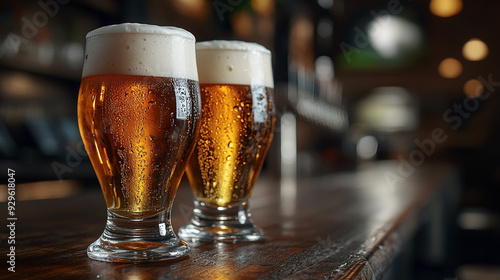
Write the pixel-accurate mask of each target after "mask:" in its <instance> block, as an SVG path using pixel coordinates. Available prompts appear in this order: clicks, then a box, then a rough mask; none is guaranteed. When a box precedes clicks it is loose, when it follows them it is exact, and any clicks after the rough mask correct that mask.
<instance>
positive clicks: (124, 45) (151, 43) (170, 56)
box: [82, 23, 198, 81]
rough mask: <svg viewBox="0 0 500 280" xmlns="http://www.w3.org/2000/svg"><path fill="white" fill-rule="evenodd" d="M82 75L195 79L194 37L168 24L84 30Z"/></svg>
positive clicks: (114, 26) (132, 24)
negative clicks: (85, 34) (85, 42)
mask: <svg viewBox="0 0 500 280" xmlns="http://www.w3.org/2000/svg"><path fill="white" fill-rule="evenodd" d="M86 38H87V45H86V48H85V62H84V65H83V73H82V77H86V76H91V75H106V74H117V75H119V74H122V75H143V76H158V77H172V78H187V79H191V80H195V81H197V80H198V73H197V69H196V59H195V58H196V54H195V38H194V36H193V34H191V33H189V32H188V31H186V30H184V29H181V28H177V27H171V26H156V25H147V24H138V23H123V24H117V25H110V26H104V27H101V28H98V29H95V30H93V31H91V32H89V33H88V34H87V37H86Z"/></svg>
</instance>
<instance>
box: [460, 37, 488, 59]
mask: <svg viewBox="0 0 500 280" xmlns="http://www.w3.org/2000/svg"><path fill="white" fill-rule="evenodd" d="M462 55H463V56H464V57H465V59H467V60H470V61H479V60H483V59H485V58H486V56H488V46H487V45H486V44H485V43H484V42H483V41H481V40H479V39H476V38H474V39H470V40H469V41H467V43H465V44H464V47H463V48H462Z"/></svg>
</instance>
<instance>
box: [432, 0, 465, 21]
mask: <svg viewBox="0 0 500 280" xmlns="http://www.w3.org/2000/svg"><path fill="white" fill-rule="evenodd" d="M462 7H463V4H462V0H431V2H430V4H429V9H430V10H431V12H432V13H433V14H434V15H436V16H439V17H451V16H454V15H456V14H458V13H460V11H461V10H462Z"/></svg>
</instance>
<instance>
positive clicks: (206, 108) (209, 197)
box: [179, 41, 275, 242]
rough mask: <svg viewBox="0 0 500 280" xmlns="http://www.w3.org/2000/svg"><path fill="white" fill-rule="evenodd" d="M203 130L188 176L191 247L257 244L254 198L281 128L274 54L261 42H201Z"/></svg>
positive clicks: (185, 234) (184, 232)
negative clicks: (277, 124)
mask: <svg viewBox="0 0 500 280" xmlns="http://www.w3.org/2000/svg"><path fill="white" fill-rule="evenodd" d="M196 56H197V63H198V75H199V78H200V88H201V100H202V110H201V120H202V121H201V129H200V136H199V138H198V141H197V143H196V147H195V151H194V153H193V155H192V156H191V158H190V159H189V162H188V167H187V169H186V174H187V176H188V179H189V183H190V185H191V189H192V191H193V193H194V197H195V199H194V205H195V209H194V216H193V218H192V220H191V222H190V223H189V224H188V225H186V226H184V227H182V228H181V229H180V230H179V236H181V238H183V239H184V240H188V241H192V242H203V241H215V240H217V241H228V242H245V241H256V240H259V239H262V238H263V237H264V235H265V234H264V232H262V231H261V230H260V229H258V228H256V227H255V226H254V224H253V223H252V221H251V220H250V213H249V211H248V198H249V197H250V194H251V192H252V189H253V186H254V183H255V180H256V179H257V176H258V174H259V172H260V170H261V167H262V164H263V161H264V158H265V156H266V153H267V150H268V148H269V145H270V144H271V140H272V136H273V129H274V124H275V109H274V99H273V95H274V83H273V76H272V66H271V52H270V51H269V50H267V49H266V48H264V47H263V46H260V45H258V44H255V43H245V42H239V41H208V42H201V43H197V44H196Z"/></svg>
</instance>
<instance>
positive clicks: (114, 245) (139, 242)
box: [87, 211, 190, 262]
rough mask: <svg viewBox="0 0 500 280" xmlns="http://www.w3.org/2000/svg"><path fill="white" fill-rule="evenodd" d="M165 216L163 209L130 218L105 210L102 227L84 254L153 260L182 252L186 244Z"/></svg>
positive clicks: (107, 258)
mask: <svg viewBox="0 0 500 280" xmlns="http://www.w3.org/2000/svg"><path fill="white" fill-rule="evenodd" d="M168 216H169V211H164V212H162V213H160V214H158V215H156V216H153V217H149V218H144V219H133V218H124V217H120V216H117V215H115V214H113V213H111V212H109V211H108V221H107V223H106V228H105V229H104V232H103V234H102V235H101V237H99V239H97V240H96V241H95V242H94V243H92V244H91V245H90V246H89V247H88V248H87V255H88V256H89V258H91V259H94V260H98V261H105V262H153V261H162V260H170V259H176V258H180V257H183V256H186V255H187V254H188V253H189V251H190V249H189V246H188V245H187V244H186V243H185V242H183V241H182V240H180V239H179V238H178V237H177V236H176V235H175V233H174V231H173V229H172V225H171V224H170V219H167V217H168Z"/></svg>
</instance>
